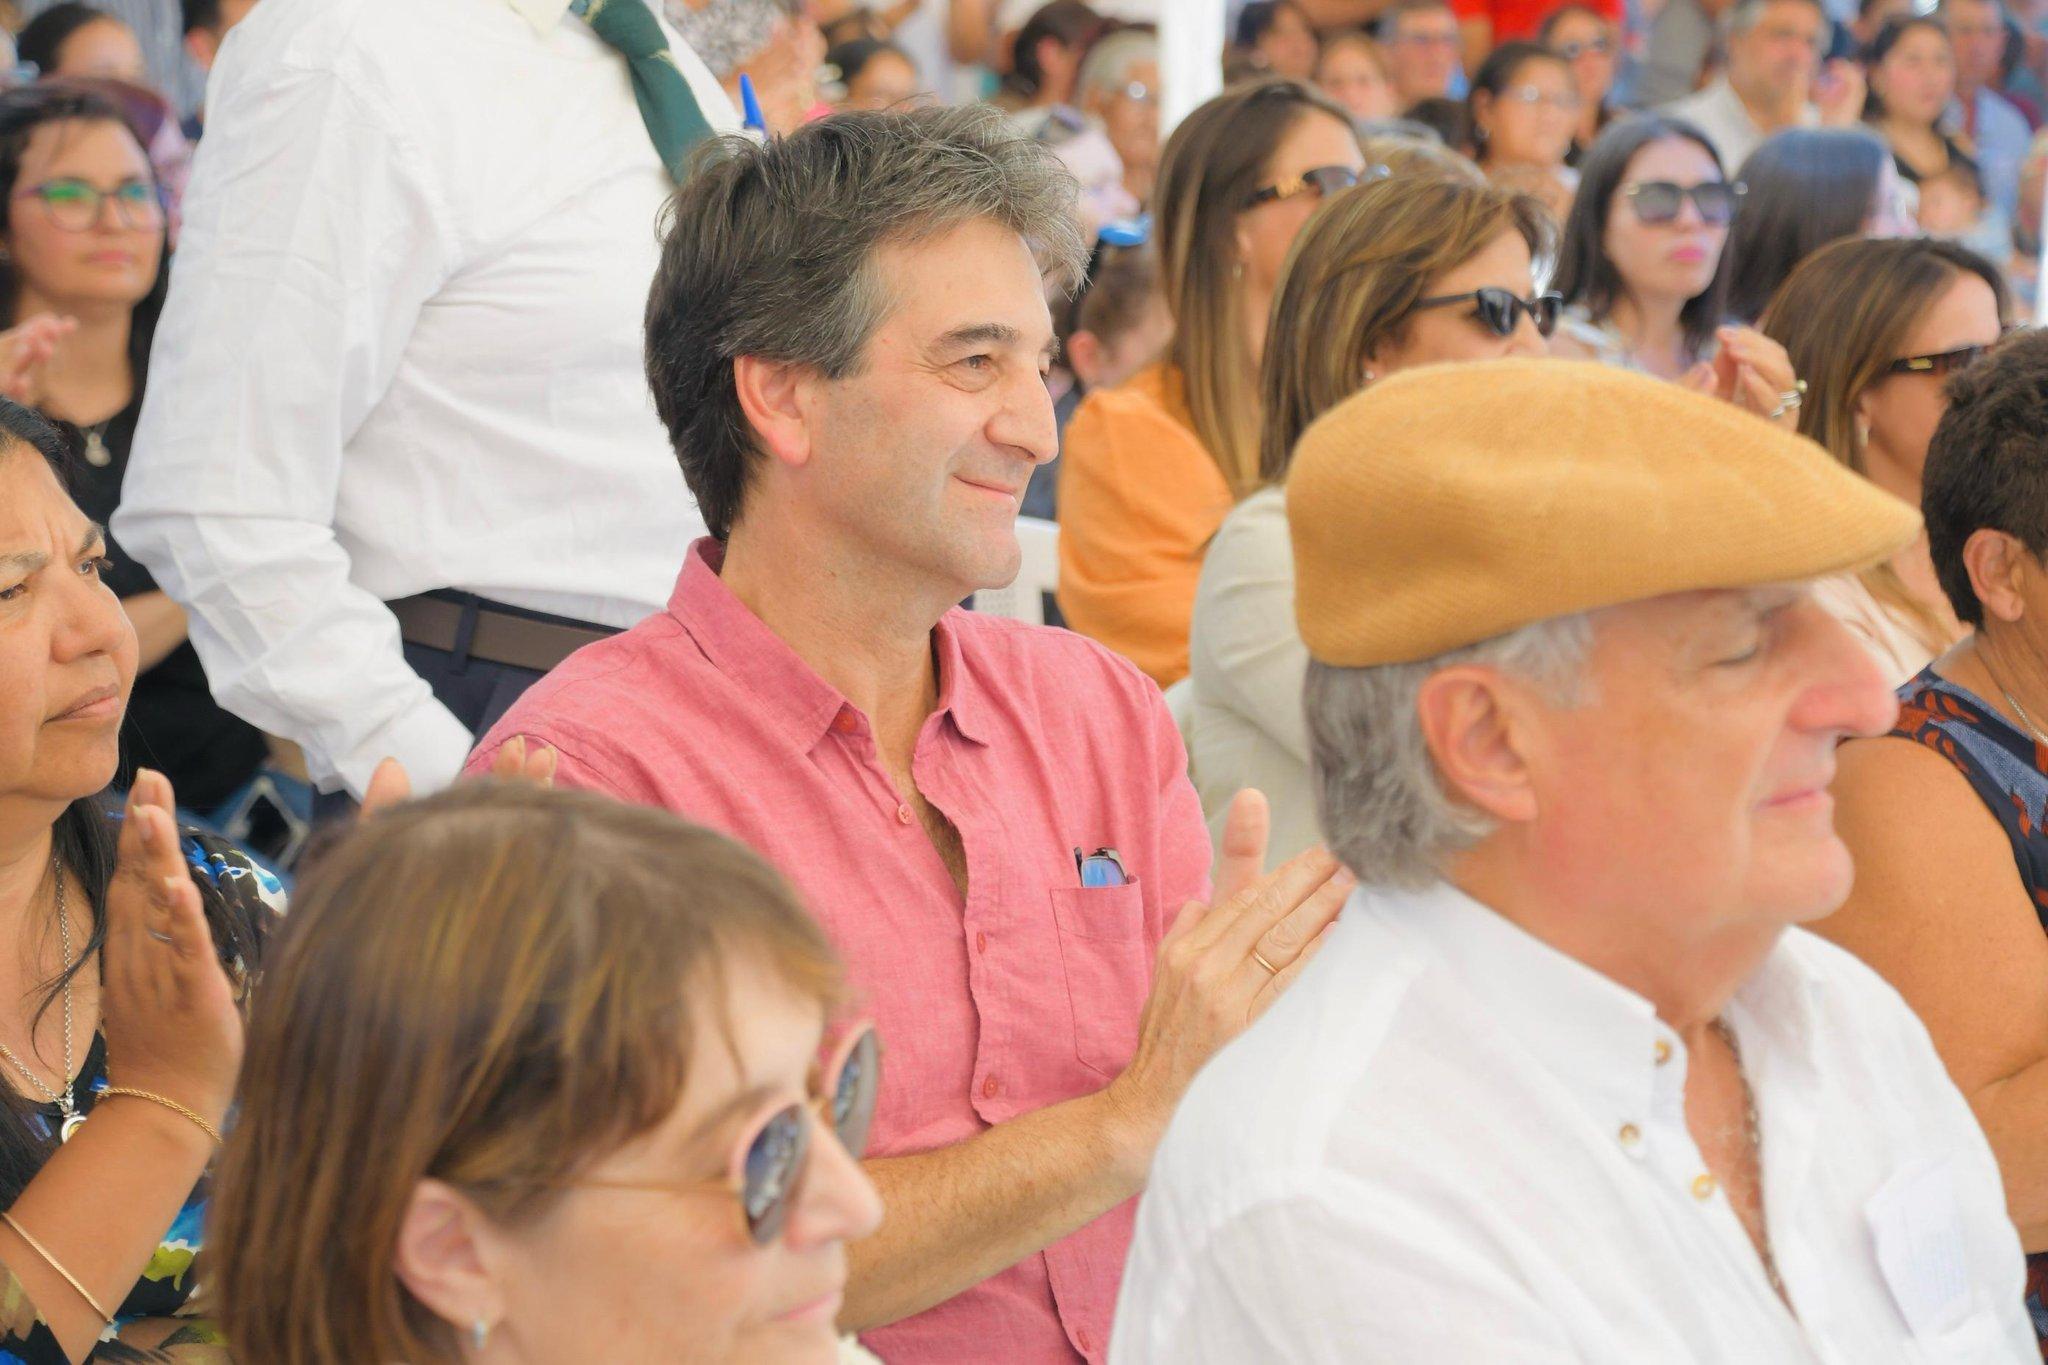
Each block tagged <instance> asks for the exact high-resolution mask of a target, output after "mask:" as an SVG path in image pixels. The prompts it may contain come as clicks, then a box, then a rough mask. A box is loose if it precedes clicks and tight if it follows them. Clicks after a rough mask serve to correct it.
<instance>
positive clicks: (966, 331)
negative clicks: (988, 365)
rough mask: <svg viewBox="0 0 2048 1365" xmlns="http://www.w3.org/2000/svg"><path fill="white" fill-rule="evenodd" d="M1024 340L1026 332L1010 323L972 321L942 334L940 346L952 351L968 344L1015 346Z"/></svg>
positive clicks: (942, 348)
mask: <svg viewBox="0 0 2048 1365" xmlns="http://www.w3.org/2000/svg"><path fill="white" fill-rule="evenodd" d="M1023 340H1024V334H1023V333H1022V332H1020V331H1018V330H1017V329H1016V328H1015V327H1012V326H1010V325H1009V324H1008V323H1002V322H970V323H968V324H967V325H966V326H964V327H955V328H954V329H953V330H952V331H950V332H947V333H945V334H943V335H942V336H940V337H939V340H938V346H939V349H941V350H946V351H952V350H958V349H961V348H963V347H967V346H1015V345H1017V344H1018V343H1019V342H1021V341H1023Z"/></svg>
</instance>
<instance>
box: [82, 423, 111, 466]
mask: <svg viewBox="0 0 2048 1365" xmlns="http://www.w3.org/2000/svg"><path fill="white" fill-rule="evenodd" d="M113 420H114V419H113V418H111V417H109V418H108V419H107V420H106V421H104V422H100V423H98V424H96V425H94V426H89V427H87V428H86V429H85V462H86V463H87V464H89V465H91V466H92V467H93V468H94V469H105V468H106V467H107V466H108V465H110V464H112V463H113V462H114V452H113V451H111V450H109V449H107V427H108V426H109V425H111V424H112V422H113Z"/></svg>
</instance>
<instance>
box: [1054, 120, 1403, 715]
mask: <svg viewBox="0 0 2048 1365" xmlns="http://www.w3.org/2000/svg"><path fill="white" fill-rule="evenodd" d="M1364 174H1365V158H1364V156H1363V154H1362V153H1361V152H1360V151H1359V146H1358V137H1357V134H1356V133H1355V132H1354V131H1353V129H1352V126H1351V121H1350V119H1349V117H1348V116H1347V115H1346V114H1345V112H1344V111H1343V109H1342V108H1340V107H1339V106H1337V105H1335V104H1333V103H1331V102H1330V101H1329V100H1328V99H1327V98H1326V97H1324V96H1323V95H1320V94H1318V93H1316V92H1315V91H1314V90H1312V89H1310V88H1309V87H1308V86H1305V85H1302V84H1300V83H1298V82H1295V81H1284V80H1269V81H1260V82H1255V83H1252V84H1249V85H1244V86H1240V87H1238V88H1236V89H1233V90H1229V91H1226V92H1225V93H1223V94H1222V95H1219V96H1217V97H1216V98H1215V99H1213V100H1210V101H1209V102H1208V103H1207V104H1205V105H1203V106H1202V107H1201V108H1199V109H1197V110H1195V112H1194V113H1192V114H1190V115H1189V116H1188V117H1187V118H1186V119H1185V120H1183V121H1182V123H1181V124H1180V126H1179V127H1178V128H1177V129H1175V130H1174V134H1173V136H1172V138H1171V139H1169V140H1168V142H1167V144H1166V149H1165V151H1164V152H1163V153H1162V154H1161V157H1160V166H1159V180H1158V184H1157V187H1156V189H1155V191H1154V196H1153V199H1154V204H1155V205H1156V209H1155V212H1156V216H1157V232H1156V240H1157V242H1158V244H1159V254H1160V274H1161V281H1160V283H1161V289H1162V292H1163V293H1164V295H1165V298H1166V303H1167V307H1168V309H1169V310H1170V311H1171V312H1172V314H1173V322H1174V336H1173V341H1172V343H1171V345H1170V347H1169V348H1168V350H1167V353H1166V356H1165V357H1164V359H1162V360H1161V361H1160V362H1159V363H1158V364H1156V365H1152V366H1150V367H1148V368H1146V369H1144V370H1142V371H1140V372H1139V373H1138V374H1136V375H1134V376H1133V377H1132V378H1131V379H1130V380H1128V381H1127V382H1125V383H1124V384H1121V385H1119V386H1118V387H1116V388H1114V389H1108V390H1104V391H1100V392H1096V393H1092V394H1090V395H1089V396H1088V398H1087V400H1086V401H1085V402H1083V403H1082V404H1081V407H1080V408H1079V410H1078V411H1076V412H1075V414H1074V418H1073V421H1072V422H1071V423H1070V424H1069V425H1068V427H1067V431H1066V438H1065V442H1064V446H1063V449H1062V455H1061V465H1062V472H1061V475H1060V582H1059V602H1060V608H1061V610H1062V611H1063V612H1064V613H1065V615H1066V618H1067V623H1068V624H1069V625H1071V626H1073V627H1074V628H1075V629H1076V630H1079V631H1081V632H1082V633H1083V634H1086V635H1092V636H1094V637H1095V638H1096V639H1098V640H1100V641H1102V642H1103V643H1104V644H1107V645H1109V646H1110V647H1111V648H1112V649H1115V650H1117V651H1118V652H1120V653H1122V654H1123V655H1125V656H1126V657H1127V658H1129V659H1131V660H1132V661H1133V662H1135V663H1136V664H1137V665H1138V666H1139V667H1140V668H1142V669H1144V670H1145V672H1147V673H1149V674H1150V675H1151V676H1152V677H1153V678H1154V679H1156V680H1157V681H1158V682H1159V683H1160V685H1161V686H1166V685H1169V684H1172V683H1174V682H1177V681H1179V679H1181V678H1182V677H1184V676H1185V675H1186V673H1187V667H1188V617H1189V614H1190V613H1191V611H1192V610H1193V606H1194V597H1195V579H1196V577H1197V576H1198V575H1199V574H1200V572H1201V567H1202V551H1203V547H1204V546H1205V545H1207V544H1208V541H1209V537H1210V536H1212V535H1214V534H1215V532H1216V527H1217V525H1218V523H1220V522H1221V521H1222V520H1223V514H1224V513H1226V512H1228V511H1229V510H1230V508H1231V505H1232V504H1233V503H1234V502H1235V501H1236V500H1237V499H1238V498H1240V497H1242V496H1244V495H1245V494H1246V493H1248V492H1250V491H1251V490H1252V489H1253V488H1255V487H1257V486H1258V463H1259V457H1258V445H1259V418H1258V413H1259V400H1258V373H1259V357H1260V355H1261V353H1262V352H1263V351H1264V349H1265V344H1266V324H1267V313H1268V311H1269V310H1270V308H1271V306H1272V302H1273V296H1274V294H1275V293H1276V292H1277V291H1278V289H1279V285H1280V278H1281V267H1282V264H1283V263H1284V261H1285V260H1286V256H1287V249H1288V247H1289V246H1291V245H1292V244H1293V242H1294V239H1295V237H1296V235H1297V234H1299V233H1300V231H1301V228H1302V225H1303V224H1304V223H1306V222H1307V221H1308V217H1309V214H1310V213H1311V212H1313V211H1314V209H1315V207H1316V205H1317V204H1319V203H1321V202H1322V201H1323V199H1324V198H1325V197H1326V196H1329V195H1333V194H1336V193H1338V192H1340V191H1342V190H1345V189H1348V188H1350V187H1351V186H1353V185H1355V184H1357V183H1358V181H1359V180H1360V179H1361V178H1362V177H1363V176H1364Z"/></svg>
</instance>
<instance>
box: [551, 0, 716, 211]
mask: <svg viewBox="0 0 2048 1365" xmlns="http://www.w3.org/2000/svg"><path fill="white" fill-rule="evenodd" d="M569 9H570V11H571V12H573V13H575V14H579V15H581V16H582V17H583V22H584V23H586V24H589V25H590V31H591V32H592V33H595V34H596V35H597V36H598V37H599V38H600V39H602V40H603V41H604V43H605V44H606V45H607V46H609V47H613V48H616V49H618V51H619V53H620V55H622V56H623V57H625V59H626V69H627V71H629V72H630V73H631V74H632V77H633V98H634V99H636V100H638V101H639V102H640V121H641V122H642V123H644V124H646V125H647V135H648V137H650V138H652V139H653V140H654V150H655V151H657V152H659V153H660V154H661V164H662V165H664V166H666V167H668V173H669V178H670V179H672V180H674V181H675V182H676V183H677V184H679V185H680V184H681V183H682V182H683V175H684V167H685V166H686V165H687V163H688V161H689V158H690V149H691V148H692V147H695V146H696V145H697V144H698V143H699V142H702V141H703V140H704V139H705V138H707V137H710V136H711V124H710V122H709V121H708V120H706V119H705V117H704V111H703V110H702V109H701V108H699V107H698V105H697V97H696V96H695V95H693V94H691V93H690V83H689V82H688V81H687V80H685V79H683V73H682V71H681V70H680V69H679V68H678V67H677V66H676V57H675V54H674V53H673V52H670V51H669V50H668V39H667V38H666V37H664V36H663V35H662V31H661V25H660V24H659V23H657V22H656V21H655V18H654V12H653V11H652V10H650V9H648V8H647V5H646V0H572V3H571V4H570V6H569Z"/></svg>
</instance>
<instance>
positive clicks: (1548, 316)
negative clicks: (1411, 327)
mask: <svg viewBox="0 0 2048 1365" xmlns="http://www.w3.org/2000/svg"><path fill="white" fill-rule="evenodd" d="M1459 303H1469V304H1471V305H1473V307H1472V316H1473V317H1475V318H1477V319H1478V320H1479V322H1480V323H1481V324H1482V325H1483V326H1484V327H1485V328H1486V329H1487V330H1488V331H1490V332H1492V333H1493V334H1494V335H1495V336H1497V337H1511V336H1513V335H1514V334H1515V329H1516V328H1517V327H1519V326H1521V325H1522V314H1524V313H1527V314H1528V315H1529V317H1530V319H1531V320H1532V321H1534V322H1535V324H1536V334H1537V335H1538V336H1546V337H1547V336H1549V335H1550V334H1551V333H1552V332H1554V331H1556V330H1557V311H1558V309H1560V308H1562V307H1563V306H1564V295H1562V294H1538V295H1537V296H1536V297H1535V298H1533V299H1525V298H1522V297H1520V296H1518V295H1516V294H1515V293H1514V292H1513V291H1511V290H1507V289H1501V288H1497V287H1493V286H1489V287H1487V288H1485V289H1475V290H1473V291H1472V292H1471V293H1469V294H1443V295H1440V296H1438V297H1436V298H1432V299H1417V300H1416V301H1415V307H1416V309H1417V310H1418V311H1419V310H1421V309H1424V308H1449V307H1450V306H1452V305H1453V304H1459Z"/></svg>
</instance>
